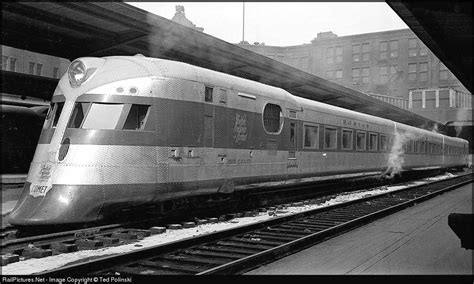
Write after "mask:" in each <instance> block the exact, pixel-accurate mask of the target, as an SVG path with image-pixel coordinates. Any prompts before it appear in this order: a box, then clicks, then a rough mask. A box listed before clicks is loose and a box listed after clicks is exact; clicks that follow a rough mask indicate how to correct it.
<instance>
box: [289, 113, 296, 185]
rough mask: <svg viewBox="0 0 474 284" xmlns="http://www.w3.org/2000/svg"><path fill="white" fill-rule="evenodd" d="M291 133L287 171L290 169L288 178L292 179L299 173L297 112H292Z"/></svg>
mask: <svg viewBox="0 0 474 284" xmlns="http://www.w3.org/2000/svg"><path fill="white" fill-rule="evenodd" d="M289 118H290V121H289V126H290V133H289V136H288V139H289V141H288V161H287V169H288V176H289V178H290V179H291V175H292V174H296V173H297V172H298V160H297V158H296V150H297V147H296V145H297V144H296V143H297V137H298V135H297V126H296V111H292V110H290V117H289Z"/></svg>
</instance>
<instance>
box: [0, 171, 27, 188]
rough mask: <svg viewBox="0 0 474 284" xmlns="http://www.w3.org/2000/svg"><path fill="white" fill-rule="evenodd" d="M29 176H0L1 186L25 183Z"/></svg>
mask: <svg viewBox="0 0 474 284" xmlns="http://www.w3.org/2000/svg"><path fill="white" fill-rule="evenodd" d="M27 176H28V174H3V175H1V176H0V181H1V184H2V185H3V184H20V183H25V181H26V177H27Z"/></svg>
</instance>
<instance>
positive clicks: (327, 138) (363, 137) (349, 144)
mask: <svg viewBox="0 0 474 284" xmlns="http://www.w3.org/2000/svg"><path fill="white" fill-rule="evenodd" d="M319 129H320V127H319V125H309V124H305V125H304V134H303V140H304V143H303V147H304V148H305V149H319V148H320V147H319V132H320V130H319ZM355 133H356V134H355V139H356V141H355V142H356V145H355V146H356V150H358V151H366V150H369V151H378V150H379V145H380V150H381V151H386V150H388V149H389V144H390V142H389V140H390V139H391V138H390V137H388V136H387V135H383V134H380V135H379V134H377V133H370V132H369V136H368V137H369V140H368V141H367V132H365V131H357V130H356V131H355ZM323 135H324V149H337V128H336V127H331V126H324V133H323ZM379 137H380V143H378V142H379V141H378V139H379ZM353 139H354V130H352V129H342V139H341V149H342V150H353V148H354V145H353V143H354V142H353ZM367 142H368V145H367Z"/></svg>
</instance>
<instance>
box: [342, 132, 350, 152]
mask: <svg viewBox="0 0 474 284" xmlns="http://www.w3.org/2000/svg"><path fill="white" fill-rule="evenodd" d="M341 142H342V149H343V150H352V130H349V129H343V130H342V140H341Z"/></svg>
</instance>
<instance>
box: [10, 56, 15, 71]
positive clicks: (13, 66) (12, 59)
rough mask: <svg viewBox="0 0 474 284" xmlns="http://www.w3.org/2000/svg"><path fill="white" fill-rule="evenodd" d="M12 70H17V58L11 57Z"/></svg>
mask: <svg viewBox="0 0 474 284" xmlns="http://www.w3.org/2000/svg"><path fill="white" fill-rule="evenodd" d="M9 70H10V71H12V72H15V71H16V58H10V68H9Z"/></svg>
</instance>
